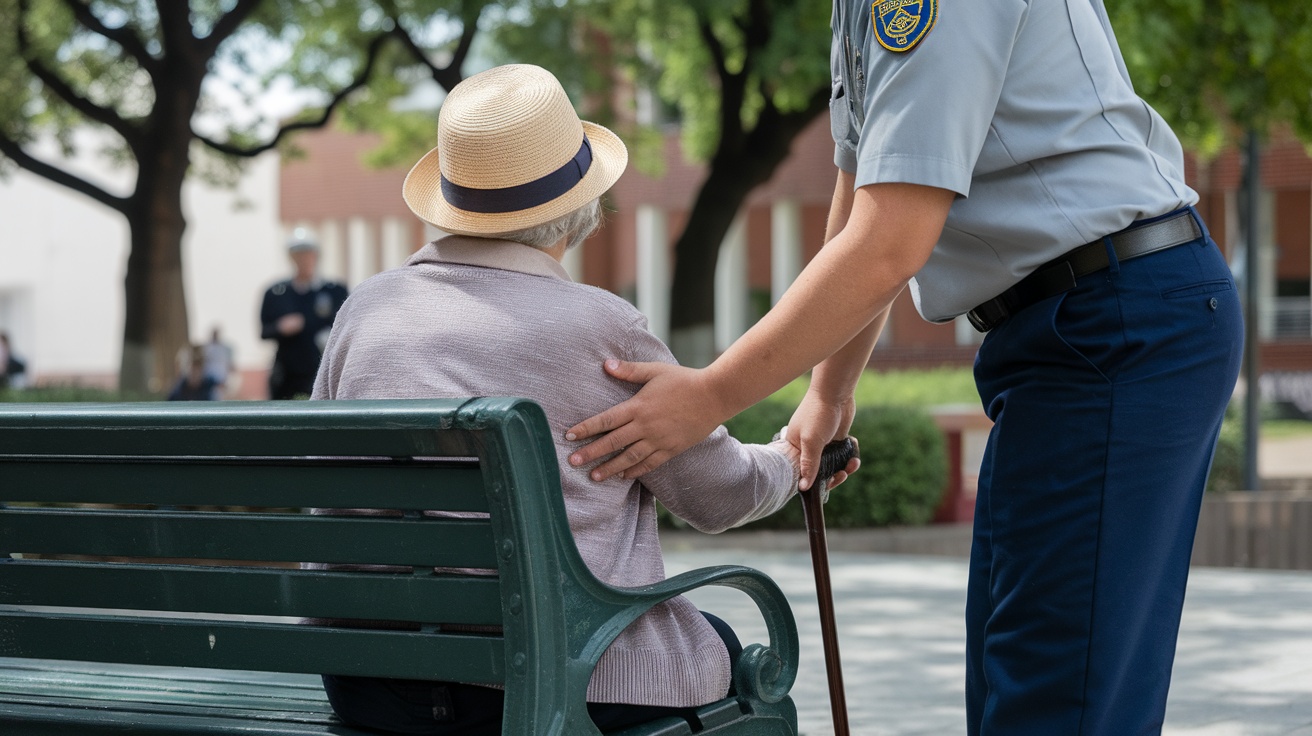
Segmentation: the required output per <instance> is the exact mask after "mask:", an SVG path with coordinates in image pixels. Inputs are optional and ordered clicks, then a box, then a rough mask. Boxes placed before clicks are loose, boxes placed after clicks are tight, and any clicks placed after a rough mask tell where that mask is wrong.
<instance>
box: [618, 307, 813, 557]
mask: <svg viewBox="0 0 1312 736" xmlns="http://www.w3.org/2000/svg"><path fill="white" fill-rule="evenodd" d="M629 352H630V353H631V354H630V355H629V356H628V357H627V358H626V359H627V360H631V361H642V362H661V363H675V362H676V361H675V359H674V356H673V355H672V354H671V353H670V350H669V348H668V347H666V346H665V344H664V343H663V342H661V341H660V340H659V339H658V338H656V336H655V335H652V334H651V333H650V332H648V331H647V330H646V329H644V328H643V327H642V326H641V325H638V326H637V328H636V329H634V330H633V331H632V333H631V336H630V340H629ZM797 477H798V471H797V468H796V467H794V466H793V463H792V462H791V461H790V460H789V459H788V458H787V457H786V456H785V455H784V454H783V452H782V451H781V450H780V449H778V448H776V447H772V446H770V445H748V444H743V443H741V442H739V441H738V440H736V439H734V438H733V437H731V436H730V435H729V431H728V430H726V429H725V428H724V427H723V426H720V427H717V428H716V429H715V431H714V432H712V433H711V435H710V436H709V437H707V438H706V439H704V440H702V441H701V442H699V443H698V444H696V445H693V446H692V447H690V448H688V449H687V450H684V451H683V452H682V453H680V454H679V455H677V456H675V457H673V458H671V459H670V460H668V461H667V462H666V463H665V464H664V465H662V466H660V467H659V468H657V469H655V470H653V471H651V472H649V473H647V474H645V475H643V476H642V477H641V478H640V481H641V483H642V484H643V486H645V487H646V488H647V489H648V490H649V491H651V493H652V495H653V496H655V497H656V499H657V500H659V501H660V502H661V503H662V504H663V505H664V506H665V507H666V508H667V509H669V510H670V511H671V512H672V513H673V514H674V515H675V516H678V517H679V518H680V519H683V520H684V521H686V522H688V523H689V524H690V525H692V527H693V528H695V529H697V530H698V531H702V532H708V533H712V534H714V533H718V532H722V531H724V530H725V529H730V528H733V527H736V526H740V525H742V524H745V523H747V522H749V521H754V520H756V519H760V518H762V517H765V516H769V515H770V514H772V513H774V512H775V511H777V510H779V508H780V507H782V506H783V505H784V503H785V502H786V501H788V499H789V498H792V496H793V494H794V493H796V492H797Z"/></svg>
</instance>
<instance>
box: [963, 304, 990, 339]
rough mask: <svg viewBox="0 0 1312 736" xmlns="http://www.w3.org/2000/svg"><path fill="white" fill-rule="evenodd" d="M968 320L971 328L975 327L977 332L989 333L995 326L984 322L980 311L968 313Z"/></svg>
mask: <svg viewBox="0 0 1312 736" xmlns="http://www.w3.org/2000/svg"><path fill="white" fill-rule="evenodd" d="M966 319H968V320H970V326H971V327H974V328H975V330H976V331H977V332H981V333H983V332H988V331H989V330H991V329H993V325H991V324H989V323H987V322H985V321H984V318H983V317H981V316H980V314H979V311H978V309H972V310H970V311H969V312H966Z"/></svg>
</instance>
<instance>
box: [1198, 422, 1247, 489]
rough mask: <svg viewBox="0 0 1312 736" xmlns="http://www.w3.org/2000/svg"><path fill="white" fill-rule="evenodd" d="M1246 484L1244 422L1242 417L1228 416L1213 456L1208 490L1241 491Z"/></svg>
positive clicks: (1208, 478)
mask: <svg viewBox="0 0 1312 736" xmlns="http://www.w3.org/2000/svg"><path fill="white" fill-rule="evenodd" d="M1243 485H1244V422H1243V419H1242V418H1240V417H1235V418H1231V417H1229V416H1227V417H1226V420H1225V421H1224V422H1222V423H1221V436H1220V438H1218V439H1217V442H1216V454H1215V455H1213V456H1212V472H1211V473H1210V474H1209V475H1208V476H1207V490H1208V491H1209V492H1210V491H1241V490H1245V489H1244V488H1243Z"/></svg>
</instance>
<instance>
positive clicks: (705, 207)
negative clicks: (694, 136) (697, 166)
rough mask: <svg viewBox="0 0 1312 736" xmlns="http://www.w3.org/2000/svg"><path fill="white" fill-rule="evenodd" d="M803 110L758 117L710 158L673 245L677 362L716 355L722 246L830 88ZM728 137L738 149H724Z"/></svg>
mask: <svg viewBox="0 0 1312 736" xmlns="http://www.w3.org/2000/svg"><path fill="white" fill-rule="evenodd" d="M822 92H823V93H817V94H816V95H815V97H814V98H813V99H812V100H811V104H810V105H809V106H808V107H807V109H805V110H802V111H799V112H795V113H789V114H787V115H782V114H780V113H779V112H778V111H777V110H775V109H774V108H767V109H766V110H765V111H764V112H762V113H761V116H760V118H759V119H758V121H757V125H756V128H754V129H753V130H752V131H751V132H750V133H748V134H746V135H743V134H741V132H739V134H738V135H734V136H730V137H728V138H726V136H724V134H723V133H721V143H720V149H719V150H717V151H716V153H715V156H714V157H713V158H712V159H711V163H710V168H709V171H708V172H707V175H706V180H705V181H704V182H702V186H701V189H699V190H698V191H697V198H696V199H695V200H694V201H693V206H692V211H691V212H690V213H689V215H688V222H687V224H686V225H684V228H683V232H682V233H680V234H679V239H678V240H677V241H675V244H674V258H675V263H674V281H673V283H672V284H671V285H670V350H671V351H672V352H673V353H674V356H675V357H676V358H677V359H678V360H679V362H680V363H682V364H684V365H689V366H696V367H700V366H705V365H707V364H708V363H710V361H711V360H712V359H714V357H715V264H716V262H717V261H718V260H719V257H720V245H721V243H723V241H724V236H725V235H726V234H727V233H728V232H729V228H730V227H731V226H732V225H733V220H734V217H735V216H737V214H738V210H739V209H741V208H742V205H743V202H745V201H746V200H747V196H748V195H749V194H751V193H752V190H753V189H755V188H756V187H757V186H759V185H761V184H764V183H765V182H766V181H768V180H769V179H770V177H771V176H773V175H774V172H775V169H777V168H778V167H779V164H780V163H782V162H783V160H784V159H785V158H787V157H788V152H789V150H790V149H791V148H792V144H793V140H794V139H795V138H796V137H797V135H798V134H799V133H801V132H802V129H803V128H805V127H806V126H807V124H809V123H810V122H811V121H812V120H814V119H815V117H816V115H818V114H820V112H821V111H822V110H824V109H826V108H827V106H828V101H829V94H828V88H826V89H824V90H823V91H822ZM726 139H732V140H736V141H738V142H739V145H735V146H730V145H726Z"/></svg>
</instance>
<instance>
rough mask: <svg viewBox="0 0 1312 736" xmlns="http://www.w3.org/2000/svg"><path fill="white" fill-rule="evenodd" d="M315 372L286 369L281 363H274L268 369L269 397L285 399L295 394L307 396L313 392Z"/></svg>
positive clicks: (294, 396) (279, 399) (292, 397)
mask: <svg viewBox="0 0 1312 736" xmlns="http://www.w3.org/2000/svg"><path fill="white" fill-rule="evenodd" d="M314 379H315V373H298V372H296V371H289V370H287V369H286V368H285V367H284V366H283V364H282V363H274V364H273V370H271V371H269V398H270V399H273V400H274V401H285V400H288V399H294V398H296V397H297V396H305V397H309V395H310V394H311V393H313V392H314Z"/></svg>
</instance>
